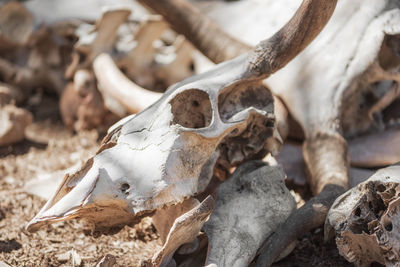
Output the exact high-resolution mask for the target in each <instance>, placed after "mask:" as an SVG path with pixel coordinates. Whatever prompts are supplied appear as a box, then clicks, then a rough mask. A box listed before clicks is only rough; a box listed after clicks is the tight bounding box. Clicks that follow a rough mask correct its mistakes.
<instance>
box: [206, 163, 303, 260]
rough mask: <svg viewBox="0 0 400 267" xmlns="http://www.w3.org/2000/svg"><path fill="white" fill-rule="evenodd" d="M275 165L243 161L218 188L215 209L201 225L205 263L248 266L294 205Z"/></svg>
mask: <svg viewBox="0 0 400 267" xmlns="http://www.w3.org/2000/svg"><path fill="white" fill-rule="evenodd" d="M284 177H285V175H284V173H283V172H282V170H281V168H280V167H278V166H268V165H266V164H265V163H263V162H261V161H251V162H247V163H244V164H243V165H241V166H240V167H238V168H237V169H236V171H235V172H234V173H233V175H232V177H231V178H230V179H229V180H228V181H226V182H224V183H223V184H221V185H220V186H219V188H218V190H217V196H218V198H217V201H216V204H215V209H214V211H213V213H212V215H211V217H210V219H209V221H208V222H206V224H205V225H204V231H205V232H206V234H207V236H208V240H209V248H208V256H207V262H206V265H207V264H215V265H216V266H248V265H249V263H250V262H251V261H252V260H253V258H254V257H255V255H256V253H257V250H258V248H259V247H260V246H261V245H262V243H263V241H264V240H265V238H267V237H268V236H269V235H271V234H272V233H273V232H274V231H275V230H276V228H277V227H278V225H279V224H281V223H283V222H284V221H285V220H286V219H287V217H288V216H289V215H290V213H291V212H292V211H293V210H294V209H295V207H296V203H295V201H294V199H293V197H292V195H291V194H290V192H289V190H288V189H287V188H286V186H285V182H284Z"/></svg>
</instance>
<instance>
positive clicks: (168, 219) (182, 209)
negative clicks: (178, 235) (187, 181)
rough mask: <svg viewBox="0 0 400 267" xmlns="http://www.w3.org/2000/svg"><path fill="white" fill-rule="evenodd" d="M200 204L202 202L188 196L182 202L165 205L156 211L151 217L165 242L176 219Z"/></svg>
mask: <svg viewBox="0 0 400 267" xmlns="http://www.w3.org/2000/svg"><path fill="white" fill-rule="evenodd" d="M199 204H200V202H199V201H198V200H196V199H195V198H188V199H185V200H184V201H183V202H182V203H179V204H177V205H173V206H165V207H163V208H161V209H159V210H157V211H156V212H155V213H154V215H153V216H152V217H151V218H152V221H153V224H154V227H155V228H156V229H157V233H158V235H159V236H160V238H161V241H162V242H163V243H165V241H166V240H167V236H168V234H169V231H170V229H171V227H172V225H173V224H174V222H175V220H176V219H177V218H178V217H179V216H181V215H183V214H185V213H186V212H188V211H189V210H191V209H193V208H195V207H196V206H197V205H199Z"/></svg>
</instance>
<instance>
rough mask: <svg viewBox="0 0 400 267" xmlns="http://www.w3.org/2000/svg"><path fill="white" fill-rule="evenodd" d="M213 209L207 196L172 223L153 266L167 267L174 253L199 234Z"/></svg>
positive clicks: (153, 261) (210, 198) (210, 197)
mask: <svg viewBox="0 0 400 267" xmlns="http://www.w3.org/2000/svg"><path fill="white" fill-rule="evenodd" d="M213 207H214V199H213V197H212V196H208V197H207V198H206V199H204V200H203V201H202V202H201V203H200V204H198V205H196V206H195V207H194V208H192V209H190V210H189V211H188V212H186V213H184V214H183V215H181V216H179V217H178V218H177V219H176V220H175V221H174V223H173V225H172V227H171V229H170V231H169V233H168V236H167V238H166V241H165V243H164V245H163V247H162V248H161V249H160V251H158V252H157V253H156V254H155V255H154V257H153V259H152V264H153V265H154V266H161V267H167V266H170V265H169V264H170V262H171V261H173V259H172V256H173V255H174V252H175V251H176V250H177V249H178V248H179V247H180V246H181V245H183V244H187V243H191V242H192V241H193V240H195V238H196V237H197V236H198V234H199V233H200V230H201V228H202V227H203V225H204V223H205V222H206V221H207V220H208V218H209V216H210V214H211V212H212V210H213Z"/></svg>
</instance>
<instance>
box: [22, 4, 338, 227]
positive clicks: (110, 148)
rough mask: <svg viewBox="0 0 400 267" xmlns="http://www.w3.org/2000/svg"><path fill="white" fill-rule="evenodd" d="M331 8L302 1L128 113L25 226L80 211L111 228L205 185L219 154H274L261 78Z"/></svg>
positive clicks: (240, 157) (313, 31)
mask: <svg viewBox="0 0 400 267" xmlns="http://www.w3.org/2000/svg"><path fill="white" fill-rule="evenodd" d="M335 5H336V1H329V2H326V1H320V0H305V1H304V3H303V4H302V5H301V7H300V8H299V10H298V11H297V12H296V14H295V15H294V17H293V19H292V20H290V21H289V22H288V24H286V25H285V26H284V27H283V28H282V30H280V31H279V32H278V33H276V34H275V35H274V36H273V37H271V38H270V39H268V40H266V41H264V42H262V43H261V44H260V45H259V46H258V47H257V48H256V49H255V50H254V51H252V52H251V53H249V54H245V55H243V56H240V57H238V58H235V59H233V60H231V61H228V62H225V63H222V64H220V65H218V66H216V67H215V68H214V69H213V70H212V71H209V72H206V73H203V74H201V75H198V76H194V77H191V78H188V79H186V80H184V81H182V82H180V83H177V84H175V85H174V86H171V87H170V88H169V89H168V91H167V92H166V93H165V94H164V95H163V96H162V97H161V98H160V99H159V100H158V101H157V102H156V103H154V104H153V105H151V106H150V107H149V108H147V109H145V110H144V111H142V112H140V113H139V114H137V115H135V116H131V117H129V118H127V119H125V120H124V122H123V123H121V124H120V125H119V126H118V127H116V128H115V129H114V130H113V131H112V132H111V133H109V135H108V136H107V137H106V138H105V139H104V140H103V144H102V146H101V148H100V149H99V151H98V153H97V154H96V155H95V156H94V157H93V158H92V159H90V160H89V161H88V162H87V164H86V165H85V166H84V167H83V168H82V169H81V170H80V171H78V172H77V173H75V174H74V175H67V176H66V177H65V179H64V181H63V183H62V184H61V185H60V187H59V189H58V190H57V192H56V193H55V195H54V196H53V198H52V199H51V200H50V201H48V202H47V203H46V205H45V206H44V207H43V208H42V210H41V211H40V212H39V214H38V215H37V216H36V217H35V218H34V219H33V220H32V221H31V222H30V223H29V224H28V226H27V228H28V230H35V229H37V228H38V227H40V226H41V225H43V224H46V223H49V222H54V221H59V220H65V219H69V218H73V217H77V216H82V217H85V218H87V219H88V220H90V221H93V222H94V223H95V224H96V226H97V227H98V228H100V229H101V228H109V227H114V228H113V229H114V230H115V229H116V228H118V227H121V226H123V225H125V224H130V223H132V222H134V221H135V220H136V219H138V218H140V217H141V216H144V215H148V214H151V213H154V211H155V210H157V209H160V208H162V207H163V206H165V205H173V204H177V203H180V202H182V201H183V200H184V199H185V198H187V197H190V196H193V195H194V194H197V193H200V192H201V191H203V190H204V189H205V187H206V185H207V184H208V182H209V180H210V179H211V177H212V174H213V169H214V166H215V163H216V162H217V161H218V162H221V165H222V166H226V167H227V168H229V167H231V166H237V165H238V164H240V163H242V162H244V161H246V160H248V159H250V158H254V157H260V156H263V155H265V154H266V153H267V152H275V151H273V150H274V149H276V143H278V141H277V140H276V139H275V137H274V136H277V134H274V131H275V132H276V128H275V127H274V116H273V114H272V113H273V98H272V96H271V95H270V93H269V91H268V90H267V89H266V88H265V87H264V86H263V85H262V83H261V80H262V79H264V78H265V77H267V76H268V75H270V74H271V73H274V72H275V71H277V70H278V69H279V68H281V67H283V66H284V65H285V64H286V63H287V62H288V61H289V60H291V59H292V58H293V57H295V56H296V54H297V53H299V52H300V51H301V50H302V49H303V48H304V47H305V46H307V45H308V44H309V43H310V42H311V41H312V39H313V38H314V37H315V36H316V35H317V34H318V33H319V31H320V30H321V29H322V27H323V26H324V25H325V24H326V22H327V21H328V19H329V17H330V15H331V14H332V12H333V10H334V8H335ZM122 155H123V156H122Z"/></svg>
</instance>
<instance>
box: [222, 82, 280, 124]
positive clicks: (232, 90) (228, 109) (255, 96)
mask: <svg viewBox="0 0 400 267" xmlns="http://www.w3.org/2000/svg"><path fill="white" fill-rule="evenodd" d="M273 101H274V100H273V98H272V95H271V93H270V92H269V90H268V89H267V88H266V87H265V86H263V85H260V84H251V83H250V84H249V83H245V84H237V85H235V86H232V87H227V88H225V89H224V90H223V91H222V93H221V94H220V95H219V96H218V111H219V113H220V117H221V119H222V121H224V122H227V121H228V120H229V119H230V118H232V117H233V116H234V115H236V114H237V113H239V112H240V111H243V110H245V109H247V108H250V107H253V108H256V109H258V110H263V111H266V112H267V113H271V114H272V113H273V110H274V102H273ZM272 126H273V125H272Z"/></svg>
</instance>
